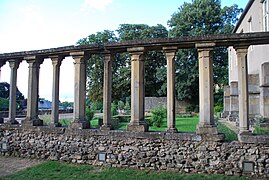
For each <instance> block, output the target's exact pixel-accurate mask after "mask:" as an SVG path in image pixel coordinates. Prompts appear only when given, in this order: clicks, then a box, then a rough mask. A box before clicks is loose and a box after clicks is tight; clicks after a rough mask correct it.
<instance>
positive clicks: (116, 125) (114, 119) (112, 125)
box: [111, 118, 120, 130]
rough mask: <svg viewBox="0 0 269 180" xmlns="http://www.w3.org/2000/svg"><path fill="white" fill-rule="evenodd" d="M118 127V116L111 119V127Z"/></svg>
mask: <svg viewBox="0 0 269 180" xmlns="http://www.w3.org/2000/svg"><path fill="white" fill-rule="evenodd" d="M119 128H120V121H119V119H118V118H112V119H111V129H114V130H115V129H119Z"/></svg>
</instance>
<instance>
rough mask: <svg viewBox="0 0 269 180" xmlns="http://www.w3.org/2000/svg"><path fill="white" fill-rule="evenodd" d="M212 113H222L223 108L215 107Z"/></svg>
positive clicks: (220, 106)
mask: <svg viewBox="0 0 269 180" xmlns="http://www.w3.org/2000/svg"><path fill="white" fill-rule="evenodd" d="M214 112H215V113H219V112H223V106H222V105H216V106H215V107H214Z"/></svg>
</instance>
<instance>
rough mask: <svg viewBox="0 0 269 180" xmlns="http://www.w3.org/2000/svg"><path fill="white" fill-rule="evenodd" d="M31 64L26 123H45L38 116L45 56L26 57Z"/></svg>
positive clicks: (38, 124) (36, 124)
mask: <svg viewBox="0 0 269 180" xmlns="http://www.w3.org/2000/svg"><path fill="white" fill-rule="evenodd" d="M25 59H26V61H27V63H28V64H29V75H28V97H27V116H26V120H24V122H23V124H24V125H30V126H32V125H34V126H40V125H43V121H42V120H40V119H39V118H38V98H39V95H38V92H39V68H40V64H42V62H43V58H40V57H36V56H30V57H26V58H25Z"/></svg>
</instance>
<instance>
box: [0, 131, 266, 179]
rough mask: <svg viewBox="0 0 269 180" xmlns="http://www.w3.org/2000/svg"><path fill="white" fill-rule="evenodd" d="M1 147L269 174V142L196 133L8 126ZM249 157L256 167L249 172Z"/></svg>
mask: <svg viewBox="0 0 269 180" xmlns="http://www.w3.org/2000/svg"><path fill="white" fill-rule="evenodd" d="M0 130H1V129H0ZM1 147H2V148H1ZM0 150H1V152H0V153H1V155H3V156H10V155H12V156H17V157H27V158H38V159H50V160H59V161H66V162H72V163H78V164H92V165H103V166H111V167H131V168H138V169H153V170H173V171H179V172H187V173H190V172H192V173H209V174H213V173H214V174H216V173H218V174H226V175H236V176H241V175H248V176H253V177H269V144H264V145H262V144H243V143H239V142H237V141H233V142H224V143H220V142H206V141H203V140H201V137H200V136H198V135H196V134H192V133H173V134H169V133H164V132H162V133H159V132H155V133H154V132H147V133H130V132H120V131H110V132H102V131H99V130H72V129H68V128H66V129H65V128H47V127H36V128H32V129H28V130H26V129H22V128H5V130H3V132H2V133H1V132H0ZM100 160H104V161H100ZM243 162H245V163H248V164H246V167H245V169H249V170H250V171H251V172H244V171H243ZM252 165H253V171H252V167H251V166H252Z"/></svg>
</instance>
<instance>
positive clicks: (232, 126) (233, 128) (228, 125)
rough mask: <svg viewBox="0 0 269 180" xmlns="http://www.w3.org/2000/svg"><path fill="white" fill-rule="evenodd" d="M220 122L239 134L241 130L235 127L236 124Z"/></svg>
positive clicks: (225, 121)
mask: <svg viewBox="0 0 269 180" xmlns="http://www.w3.org/2000/svg"><path fill="white" fill-rule="evenodd" d="M219 122H221V123H222V124H224V125H225V126H227V127H228V128H229V129H231V130H232V131H234V132H235V133H236V134H238V133H239V130H238V128H237V127H236V125H235V122H231V121H227V120H226V119H220V120H219Z"/></svg>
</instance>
